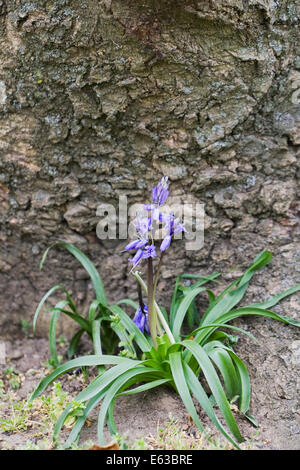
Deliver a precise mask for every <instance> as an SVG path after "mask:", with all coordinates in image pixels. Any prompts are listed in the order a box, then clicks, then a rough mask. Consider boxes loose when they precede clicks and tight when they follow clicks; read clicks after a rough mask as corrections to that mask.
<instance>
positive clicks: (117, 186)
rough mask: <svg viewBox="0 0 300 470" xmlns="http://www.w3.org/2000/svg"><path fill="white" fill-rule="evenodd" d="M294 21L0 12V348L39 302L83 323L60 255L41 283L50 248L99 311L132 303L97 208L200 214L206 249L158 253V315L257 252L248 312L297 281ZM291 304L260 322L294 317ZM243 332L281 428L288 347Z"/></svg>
mask: <svg viewBox="0 0 300 470" xmlns="http://www.w3.org/2000/svg"><path fill="white" fill-rule="evenodd" d="M299 17H300V5H299V2H298V1H297V0H291V1H287V0H284V1H277V0H274V1H272V0H249V1H244V0H219V1H218V2H212V1H207V0H205V1H204V0H203V1H201V0H181V1H179V0H160V1H158V0H157V1H155V0H104V1H96V0H72V1H71V0H55V1H52V0H39V1H23V0H0V64H1V68H0V215H1V222H2V226H1V231H0V240H1V253H0V290H1V302H0V315H1V316H0V325H1V327H2V331H4V332H9V331H10V330H11V329H12V328H13V325H15V324H19V322H20V318H26V319H27V320H31V319H32V316H33V313H34V310H35V308H36V306H37V303H38V302H39V300H40V299H41V296H42V294H43V293H45V292H46V290H48V289H49V288H50V287H51V286H52V285H54V284H57V283H63V284H65V285H66V287H68V288H70V290H71V291H72V293H73V295H74V297H75V298H76V300H77V302H79V303H81V304H82V305H83V307H84V305H85V303H87V302H88V301H89V300H91V299H92V298H93V295H92V290H91V285H90V282H89V280H88V279H87V276H86V274H85V273H84V272H83V270H82V269H81V268H80V266H79V265H78V263H77V261H76V260H74V259H72V257H71V256H70V255H69V254H66V253H64V252H62V251H57V252H55V253H54V252H53V253H52V254H51V256H50V257H49V262H48V263H47V265H46V267H45V268H44V270H43V271H40V270H39V262H40V259H41V255H42V253H43V251H44V249H45V248H46V247H47V246H49V244H50V243H51V242H53V241H56V240H57V239H63V240H66V241H69V242H71V243H74V244H76V245H77V246H78V247H79V248H81V249H82V250H83V251H84V252H85V253H86V254H87V255H88V256H90V257H91V259H92V260H93V261H94V262H95V264H96V266H97V267H98V268H99V271H100V273H101V275H102V277H103V280H104V283H105V286H106V287H107V289H108V297H109V299H110V300H111V301H115V300H117V299H119V298H120V297H124V296H130V295H132V294H133V293H134V292H135V289H134V283H133V280H132V278H131V276H130V275H129V269H130V268H129V266H128V262H127V258H128V256H127V255H126V254H120V251H121V249H122V247H123V246H124V242H114V241H101V240H99V239H98V238H97V237H96V233H95V228H96V224H97V222H98V218H97V216H96V208H97V206H98V205H99V204H100V203H103V202H109V203H113V204H115V206H116V207H117V202H118V197H119V196H120V195H126V196H127V197H128V199H129V204H131V203H134V202H142V201H144V199H145V195H146V196H147V197H148V195H149V194H150V188H151V186H152V184H153V183H155V182H157V181H158V179H159V178H160V177H161V176H162V175H168V176H169V179H170V182H171V191H172V196H173V199H174V201H175V200H176V201H184V200H185V199H186V198H187V197H188V198H190V200H191V201H194V202H202V203H204V204H205V213H206V217H205V224H206V231H205V244H204V247H203V249H202V250H200V251H199V252H195V251H193V252H185V251H184V248H183V245H182V243H180V242H178V243H174V244H173V246H172V247H171V248H170V250H169V258H168V262H167V264H166V265H165V267H164V269H163V270H162V278H161V281H160V283H159V285H158V290H159V292H160V300H161V301H162V302H163V301H166V300H168V299H169V296H170V293H169V290H170V286H173V282H174V277H175V276H176V274H179V273H180V272H182V271H183V270H185V271H189V272H200V273H202V274H205V273H211V272H213V270H215V269H219V270H221V271H222V272H224V273H225V275H224V277H223V280H224V282H225V281H227V282H228V280H231V279H232V278H234V277H235V276H236V275H238V274H239V271H240V270H242V269H244V268H246V267H247V266H248V265H249V263H250V262H251V260H252V259H253V257H254V256H256V255H257V254H258V253H259V251H261V250H262V249H264V248H268V249H270V250H271V251H273V252H274V254H275V259H274V261H273V262H272V265H271V266H270V267H266V268H265V269H264V271H263V272H262V274H259V275H258V276H256V277H255V279H254V280H253V282H252V288H251V290H250V293H249V298H248V300H253V301H259V299H264V298H267V297H268V296H269V295H271V294H275V293H278V292H280V291H282V290H284V289H285V288H288V287H291V286H292V285H293V284H295V282H297V276H298V281H299V270H300V267H299V265H300V251H299V224H298V223H297V222H298V220H299V219H298V217H297V215H298V211H299V186H298V181H299V158H298V157H299V144H300V107H299V102H300V50H299ZM297 178H298V179H297ZM232 267H238V271H237V272H236V271H235V272H230V268H232ZM296 301H297V295H294V296H293V297H291V299H288V300H286V301H284V302H282V303H281V306H279V307H276V308H275V310H276V309H277V311H281V312H282V313H285V314H289V315H291V316H293V315H294V316H296V314H297V308H296V305H297V302H296ZM245 322H246V323H247V325H250V326H251V329H252V330H253V331H254V333H256V334H257V335H258V336H260V338H258V339H262V338H264V339H263V343H265V342H267V341H269V346H268V347H269V349H270V350H271V353H268V352H267V351H266V350H264V349H263V346H261V347H260V348H261V349H260V350H259V351H257V349H253V348H254V346H250V345H248V342H247V340H245V342H246V344H247V345H248V346H247V347H248V349H247V347H246V348H245V349H244V351H245V354H247V351H248V353H249V357H251V359H249V360H250V362H251V361H253V364H255V360H257V359H258V358H259V366H254V365H253V368H254V369H255V367H258V369H259V368H260V367H262V370H264V371H265V370H266V369H267V365H268V364H267V362H268V361H271V362H272V360H271V358H273V359H274V361H275V360H276V361H279V362H280V364H283V366H284V364H285V366H284V367H286V368H287V367H289V368H288V369H285V368H284V367H283V369H282V374H283V375H282V376H280V375H279V378H278V375H276V370H274V371H273V372H270V374H271V377H269V378H268V380H267V378H266V380H267V382H266V383H267V384H269V385H267V388H268V387H270V390H268V391H267V390H266V389H265V388H264V387H263V386H262V389H259V390H261V392H260V393H262V394H264V397H265V398H266V395H267V400H271V401H272V400H273V399H274V400H275V401H276V399H277V400H278V393H279V395H280V394H281V396H283V395H286V396H285V398H286V399H289V400H291V401H290V405H291V406H290V408H289V409H290V410H291V409H294V410H296V409H297V406H299V403H298V402H297V392H296V388H297V386H296V378H295V377H296V375H295V373H293V372H295V371H296V368H297V364H299V349H300V341H299V334H298V332H297V331H295V329H293V328H292V327H285V326H283V325H281V324H277V323H276V324H275V325H274V322H272V321H267V320H262V319H255V320H251V321H249V320H247V321H246V320H245ZM257 325H258V326H257ZM62 329H64V327H63V326H62ZM268 334H271V339H267V336H268ZM243 341H244V339H243ZM291 344H292V346H291ZM251 348H252V349H251ZM256 348H257V347H256ZM250 353H251V354H250ZM291 354H294V356H293V355H292V356H291ZM297 354H298V356H297ZM282 357H283V359H282ZM297 357H298V359H297V360H296V359H295V358H297ZM293 358H294V359H293ZM274 361H273V362H274ZM293 361H294V362H293ZM278 367H279V366H278ZM254 369H253V370H254ZM264 373H266V372H262V371H261V374H260V380H263V379H262V376H263V374H264ZM272 374H273V375H272ZM283 377H285V379H284V378H283ZM276 380H278V381H279V384H278V387H279V388H280V387H282V390H283V391H281V392H278V390H277V389H276V390H277V391H276V393H277V392H278V393H277V395H276V394H275V392H274V390H273V388H272V386H271V385H272V384H273V383H274V381H275V382H276ZM284 380H286V382H287V383H286V382H284ZM282 384H283V385H282ZM284 384H285V385H284ZM298 387H299V384H298ZM289 393H290V395H291V396H290V397H289V396H288V394H289ZM274 394H275V395H276V396H275V398H274ZM276 397H277V398H276ZM297 403H298V405H297ZM266 406H268V403H267V405H266ZM298 409H299V408H298ZM291 413H292V412H291ZM293 423H294V421H293ZM293 425H294V424H293ZM295 426H296V424H295ZM297 429H298V432H300V425H299V423H298V428H297ZM295 432H296V431H295ZM298 436H299V435H298Z"/></svg>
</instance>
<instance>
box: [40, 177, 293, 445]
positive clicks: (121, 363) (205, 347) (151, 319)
mask: <svg viewBox="0 0 300 470" xmlns="http://www.w3.org/2000/svg"><path fill="white" fill-rule="evenodd" d="M168 196H169V183H168V178H167V177H163V178H162V179H161V180H160V181H159V183H158V184H157V185H156V186H154V188H153V189H152V201H151V202H150V203H146V204H145V205H144V206H143V211H141V212H140V213H138V214H137V216H136V219H135V221H134V224H135V227H136V232H137V236H136V239H135V240H133V241H130V242H129V243H128V244H127V245H126V247H125V251H126V252H127V251H128V252H131V253H132V254H131V255H130V256H131V257H130V258H129V262H130V264H131V273H132V275H133V276H134V277H135V279H136V283H137V291H138V302H136V301H134V300H132V299H122V300H120V301H118V302H117V303H114V304H111V303H110V302H109V301H108V300H107V297H106V292H105V290H104V286H103V282H102V279H101V277H100V275H99V273H98V271H97V269H96V268H95V266H94V264H93V263H92V262H91V261H90V260H89V258H88V257H87V256H86V255H85V254H84V253H82V252H81V251H80V250H79V249H78V248H76V247H74V246H73V245H71V244H69V243H66V242H64V241H59V242H56V243H55V244H54V245H51V246H50V247H49V248H48V249H47V250H46V252H45V254H44V255H43V258H42V261H41V267H42V266H43V264H44V261H45V259H46V257H47V255H48V252H49V250H50V249H51V248H52V247H53V246H62V247H63V248H66V249H67V250H68V251H69V252H70V253H71V254H72V255H73V256H75V258H76V259H77V260H78V261H79V262H80V263H81V264H82V266H83V267H84V268H85V269H86V271H87V272H88V274H89V276H90V278H91V281H92V283H93V286H94V290H95V299H94V300H93V301H92V303H91V305H90V308H89V312H88V315H87V317H86V316H84V315H83V314H82V313H81V312H80V311H79V309H78V308H77V307H76V305H75V303H74V301H73V299H72V297H71V295H70V293H69V292H68V290H67V289H66V288H65V287H64V286H62V285H60V284H59V285H57V286H54V287H53V288H51V289H50V290H49V291H48V292H47V293H46V294H45V295H44V297H43V298H42V300H41V302H40V304H39V305H38V308H37V310H36V313H35V316H34V321H33V324H34V326H35V325H36V321H37V318H38V315H39V312H40V310H41V308H42V306H43V305H44V303H45V302H46V300H47V299H48V297H49V296H50V295H51V294H52V293H53V292H54V291H56V290H63V291H64V293H65V298H64V299H63V300H61V301H59V302H58V303H57V304H56V305H55V307H52V308H50V309H49V312H50V313H51V319H50V328H49V346H50V353H51V358H52V360H53V364H54V367H55V368H54V370H53V371H52V372H51V373H50V374H49V375H48V376H46V377H45V378H44V379H42V380H41V381H40V383H39V384H38V385H37V387H36V388H35V390H34V391H33V393H32V396H31V400H33V399H34V398H36V397H38V396H39V395H40V394H41V393H43V391H44V390H45V389H46V387H47V386H48V385H49V384H50V383H52V382H53V381H54V380H56V379H57V378H58V377H59V376H60V375H62V374H64V373H66V372H68V371H70V370H74V369H76V368H78V367H82V368H87V367H91V366H97V367H98V375H97V376H96V377H95V378H94V379H93V380H92V381H91V382H90V383H89V384H88V385H87V387H86V388H85V389H84V390H82V391H81V392H80V393H79V395H78V396H77V397H76V399H75V400H76V403H81V405H82V407H81V415H80V416H78V417H77V418H76V422H75V424H74V427H73V429H72V431H71V432H70V434H69V437H68V439H67V441H66V442H65V443H64V445H63V447H64V448H68V447H70V446H71V445H72V443H74V441H76V440H78V438H79V435H80V431H81V429H82V427H83V425H84V423H85V421H86V419H87V417H88V416H89V414H90V413H91V411H92V409H93V408H94V407H95V406H96V405H98V404H99V403H101V406H100V410H99V414H98V440H99V444H100V445H104V444H105V439H104V433H103V431H104V425H105V423H106V422H107V425H108V428H109V431H110V433H111V435H115V434H117V429H116V426H115V423H114V416H113V410H114V405H115V402H116V400H117V398H118V397H120V396H124V395H133V394H137V393H141V392H145V391H147V390H151V389H152V388H154V387H162V386H164V387H168V388H169V389H170V390H173V391H175V392H176V393H178V394H179V396H180V397H181V399H182V401H183V403H184V405H185V407H186V409H187V411H188V413H189V414H190V417H191V418H192V420H193V422H194V423H195V425H196V426H197V427H198V428H199V429H200V430H201V432H203V433H204V434H206V430H205V428H204V427H203V424H202V422H201V420H200V418H199V415H198V413H197V411H196V408H195V403H194V401H195V400H196V401H197V402H198V403H199V405H200V407H201V408H202V410H203V411H204V412H205V413H206V414H207V416H208V417H209V419H210V420H211V421H212V423H213V424H214V425H215V426H216V428H217V429H218V430H219V431H220V432H221V433H222V434H223V435H224V436H225V437H226V438H227V439H228V441H229V442H231V444H232V445H233V446H234V447H235V448H237V449H240V445H239V443H240V442H242V441H243V437H242V435H241V433H240V430H239V427H238V425H237V422H236V419H235V416H234V414H233V411H232V403H233V402H235V403H237V406H238V410H239V416H240V417H243V418H245V419H247V420H249V421H250V422H251V423H252V424H253V425H257V423H256V420H255V418H254V417H253V416H252V414H251V413H250V394H251V386H250V376H249V373H248V370H247V367H246V365H245V364H244V362H243V361H242V360H241V358H240V357H239V356H238V355H237V354H236V353H235V351H234V345H235V343H236V342H237V340H238V336H237V334H245V335H248V336H249V337H250V338H251V339H252V340H254V341H256V339H255V338H254V337H253V335H252V334H251V333H250V332H249V331H246V330H244V329H242V328H240V327H238V326H234V325H231V324H230V322H231V320H234V319H236V318H239V317H241V316H249V315H250V316H262V317H266V318H269V319H273V320H277V321H280V322H283V323H285V324H288V325H293V326H296V327H299V326H300V321H299V320H297V319H295V318H291V317H288V316H285V315H279V314H277V313H275V312H273V311H272V310H270V308H271V307H273V306H274V305H276V304H277V303H278V302H279V301H280V300H281V299H283V298H285V297H286V296H288V295H291V294H294V293H295V292H297V291H299V290H300V285H299V284H297V285H295V286H293V287H291V288H289V289H287V290H286V291H284V292H282V293H279V294H277V295H275V296H273V297H270V298H269V299H267V300H265V301H262V302H259V303H255V304H252V305H244V306H240V305H239V304H240V302H241V301H242V299H243V297H244V295H245V293H246V290H247V288H248V285H249V283H250V281H251V279H252V277H253V275H254V274H255V273H256V272H257V271H258V270H260V269H262V268H263V267H265V266H266V265H267V264H268V263H269V262H270V261H271V259H272V253H270V251H268V250H264V251H262V252H261V253H258V255H257V256H256V257H255V258H254V260H253V262H252V264H251V265H250V267H248V268H247V269H246V270H245V272H244V274H242V275H241V276H239V277H238V278H237V279H235V280H234V281H232V282H231V284H230V285H229V286H227V287H226V288H225V289H224V290H223V291H222V292H220V293H218V294H215V293H214V292H213V287H211V286H213V285H214V284H215V283H218V282H219V280H218V277H219V276H220V273H219V272H214V273H211V274H208V275H202V274H195V273H193V274H191V273H183V274H180V275H179V276H177V278H176V280H175V285H174V290H173V295H172V300H171V304H170V306H169V308H168V309H165V308H163V307H162V306H160V305H158V303H157V301H156V298H155V293H156V287H157V283H158V278H159V274H160V270H161V267H162V263H163V259H164V256H166V252H167V250H168V248H169V247H170V245H171V243H172V240H173V239H174V238H175V235H176V234H177V233H179V232H183V231H185V227H184V224H183V223H182V222H181V221H180V220H179V219H176V217H175V215H174V214H173V213H167V214H166V213H164V211H163V206H164V204H165V203H166V201H167V198H168ZM160 225H162V227H163V231H162V232H163V236H162V239H161V240H160V241H159V242H157V241H156V238H155V236H154V232H155V227H156V226H160ZM143 262H145V263H146V266H147V279H146V281H144V280H143V278H142V275H141V272H139V271H138V268H140V267H141V265H142V263H143ZM187 280H188V281H189V285H187V284H186V281H187ZM207 284H208V285H209V286H210V287H207ZM203 294H206V295H207V298H208V307H207V309H206V310H205V311H204V312H199V310H198V307H197V304H196V298H197V297H198V296H199V295H203ZM143 295H144V296H145V297H146V298H147V300H146V301H144V298H143ZM123 305H125V306H127V307H129V308H133V309H134V312H135V313H133V315H128V312H126V311H125V310H124V309H123V308H122V306H123ZM61 313H63V314H66V315H68V316H69V317H70V318H72V319H73V320H74V321H75V322H76V323H77V324H78V325H79V330H78V331H77V332H76V333H75V335H74V336H73V338H72V339H71V342H70V347H69V354H68V355H69V358H70V360H68V361H66V362H65V363H64V364H58V363H57V353H56V333H55V332H56V323H57V320H58V317H59V315H60V314H61ZM184 324H185V325H186V326H187V327H188V333H186V332H185V333H184V332H183V326H184ZM228 330H232V332H233V333H235V334H229V333H228ZM232 332H231V333H232ZM83 334H87V335H88V336H89V337H90V338H91V340H92V343H93V345H94V354H92V355H85V356H80V357H77V358H73V356H74V354H75V353H76V352H77V351H78V345H79V341H80V338H81V336H82V335H83ZM116 338H117V339H118V340H119V343H116ZM117 346H118V348H119V349H117ZM102 347H104V350H105V351H103V350H102ZM106 366H110V367H108V368H106ZM203 379H205V381H206V385H207V388H208V389H205V388H204V387H203V385H202V380H203ZM193 399H194V400H193ZM215 407H218V408H219V410H220V412H221V414H222V416H223V418H224V422H225V424H223V422H222V421H221V420H220V419H219V418H218V416H217V414H216V412H215ZM72 410H73V404H72V402H71V403H69V404H68V406H67V407H66V408H65V410H64V411H63V413H62V414H61V416H60V417H59V418H58V420H57V423H56V426H55V429H54V436H53V440H54V442H55V443H57V442H58V437H59V434H60V431H61V428H62V426H63V424H64V422H65V421H66V419H67V417H68V416H69V415H70V413H72Z"/></svg>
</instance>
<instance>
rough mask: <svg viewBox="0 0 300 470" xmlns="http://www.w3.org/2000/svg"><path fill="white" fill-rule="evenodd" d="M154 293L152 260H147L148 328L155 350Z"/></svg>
mask: <svg viewBox="0 0 300 470" xmlns="http://www.w3.org/2000/svg"><path fill="white" fill-rule="evenodd" d="M153 294H154V291H153V264H152V258H148V271H147V295H148V317H149V328H150V333H151V337H152V341H153V345H154V347H155V349H156V348H157V340H156V337H157V322H156V315H155V310H154V308H153V307H154V302H153V301H154V295H153Z"/></svg>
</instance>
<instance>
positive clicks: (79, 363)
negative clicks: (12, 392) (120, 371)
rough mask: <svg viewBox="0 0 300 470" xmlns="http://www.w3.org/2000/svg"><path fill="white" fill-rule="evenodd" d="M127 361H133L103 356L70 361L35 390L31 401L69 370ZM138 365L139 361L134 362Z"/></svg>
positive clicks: (52, 373)
mask: <svg viewBox="0 0 300 470" xmlns="http://www.w3.org/2000/svg"><path fill="white" fill-rule="evenodd" d="M126 361H132V360H131V359H127V358H123V357H119V356H110V355H102V356H95V355H91V356H82V357H79V358H76V359H71V360H70V361H67V362H65V363H64V364H62V365H60V366H58V367H57V368H56V369H55V370H54V371H53V372H51V373H50V374H49V375H47V376H46V377H45V378H44V379H42V380H41V381H40V382H39V384H38V385H37V387H36V388H35V390H34V392H33V393H32V395H31V397H30V401H31V400H34V399H35V398H37V397H38V396H39V395H40V394H41V393H43V391H44V390H45V388H47V387H48V385H49V384H50V383H51V382H53V381H54V380H56V379H57V378H58V377H60V376H61V375H62V374H64V373H65V372H68V371H69V370H72V369H76V368H77V367H84V366H98V365H102V364H121V363H124V362H126ZM132 362H134V363H135V364H136V362H137V361H132Z"/></svg>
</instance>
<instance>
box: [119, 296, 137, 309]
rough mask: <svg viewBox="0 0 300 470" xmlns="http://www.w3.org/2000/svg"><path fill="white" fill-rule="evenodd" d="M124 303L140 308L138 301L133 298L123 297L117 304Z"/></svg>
mask: <svg viewBox="0 0 300 470" xmlns="http://www.w3.org/2000/svg"><path fill="white" fill-rule="evenodd" d="M122 304H126V305H130V307H133V308H134V310H137V309H138V308H139V305H138V303H137V302H134V301H133V300H131V299H121V300H119V301H118V302H116V305H122Z"/></svg>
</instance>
